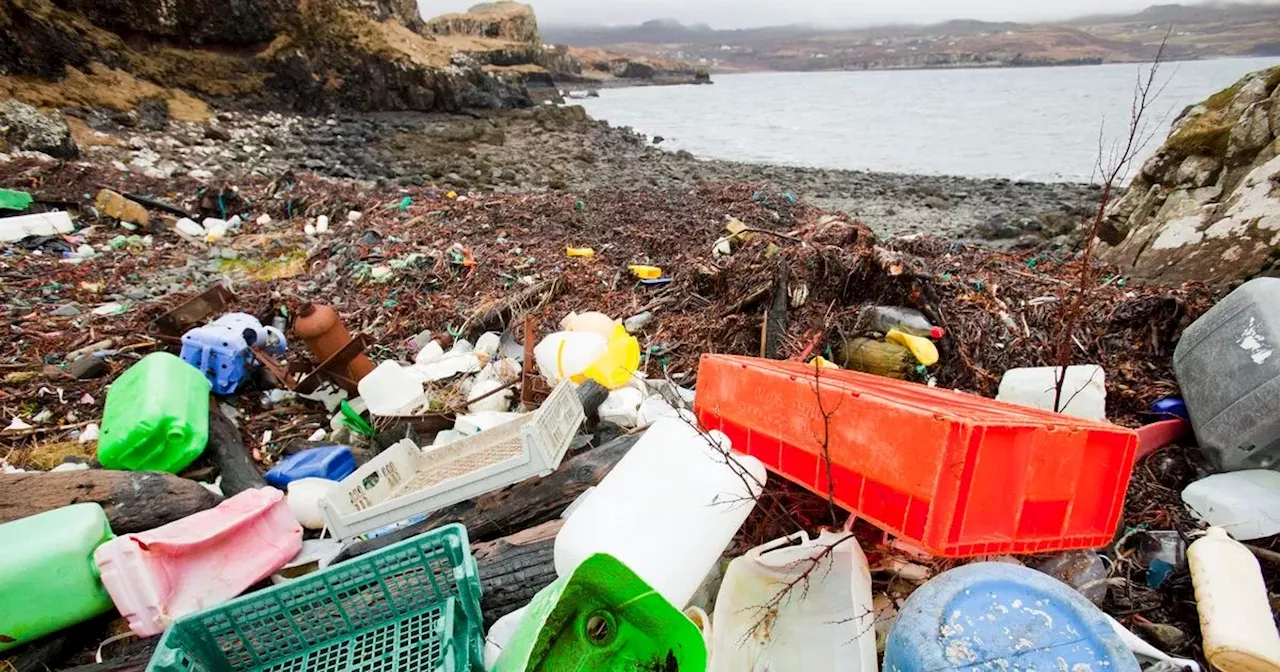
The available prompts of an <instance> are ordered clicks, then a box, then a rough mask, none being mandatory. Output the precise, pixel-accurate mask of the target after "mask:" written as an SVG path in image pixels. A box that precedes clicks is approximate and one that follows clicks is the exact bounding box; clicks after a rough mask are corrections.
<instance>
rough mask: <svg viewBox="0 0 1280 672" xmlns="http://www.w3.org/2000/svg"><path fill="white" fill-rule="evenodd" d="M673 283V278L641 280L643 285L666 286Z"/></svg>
mask: <svg viewBox="0 0 1280 672" xmlns="http://www.w3.org/2000/svg"><path fill="white" fill-rule="evenodd" d="M670 282H671V278H654V279H652V280H641V281H640V284H642V285H650V286H652V285H666V284H669V283H670Z"/></svg>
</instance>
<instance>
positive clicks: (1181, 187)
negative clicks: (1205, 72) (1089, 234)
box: [1100, 67, 1280, 282]
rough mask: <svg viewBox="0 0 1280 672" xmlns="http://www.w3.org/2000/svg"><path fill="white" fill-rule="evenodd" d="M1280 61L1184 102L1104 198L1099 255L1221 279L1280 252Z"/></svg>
mask: <svg viewBox="0 0 1280 672" xmlns="http://www.w3.org/2000/svg"><path fill="white" fill-rule="evenodd" d="M1277 136H1280V67H1277V68H1272V69H1270V70H1264V71H1262V72H1256V73H1253V74H1251V75H1248V76H1246V77H1245V78H1243V79H1242V80H1240V81H1239V82H1237V83H1236V84H1235V85H1234V86H1232V87H1230V88H1228V89H1226V90H1224V91H1221V92H1219V93H1217V94H1215V95H1213V96H1211V97H1210V98H1209V99H1208V100H1206V101H1205V102H1203V103H1201V104H1200V105H1196V106H1194V107H1192V108H1189V109H1188V110H1187V111H1186V112H1184V113H1183V114H1182V116H1181V117H1180V118H1179V119H1178V120H1177V121H1176V122H1174V126H1173V130H1172V132H1171V133H1170V134H1169V138H1168V140H1167V141H1166V142H1165V144H1164V146H1162V147H1161V148H1160V149H1159V150H1158V151H1157V152H1156V154H1155V155H1154V156H1152V157H1151V158H1150V159H1149V160H1148V161H1147V162H1146V163H1145V164H1143V166H1142V168H1141V170H1140V171H1139V173H1138V174H1137V175H1136V176H1135V177H1134V179H1133V182H1132V183H1131V184H1130V186H1129V190H1128V192H1126V193H1125V195H1124V196H1123V197H1122V198H1120V199H1119V200H1117V201H1115V202H1114V203H1112V204H1111V206H1110V207H1108V209H1107V212H1106V217H1105V220H1104V222H1103V226H1102V229H1101V232H1100V237H1101V238H1102V240H1103V241H1104V245H1103V247H1102V250H1101V256H1102V258H1103V259H1105V260H1107V261H1110V262H1112V263H1115V264H1117V265H1119V266H1121V267H1122V268H1124V269H1126V271H1127V272H1128V273H1129V274H1131V275H1134V276H1137V277H1142V278H1151V279H1158V280H1162V281H1184V280H1199V281H1206V282H1227V281H1233V280H1238V279H1243V278H1248V277H1251V276H1254V275H1258V274H1260V273H1265V272H1270V271H1274V270H1275V269H1276V268H1277V264H1278V262H1280V140H1278V139H1277Z"/></svg>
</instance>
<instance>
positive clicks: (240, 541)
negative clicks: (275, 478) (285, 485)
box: [93, 488, 302, 637]
mask: <svg viewBox="0 0 1280 672" xmlns="http://www.w3.org/2000/svg"><path fill="white" fill-rule="evenodd" d="M300 550H302V527H301V526H299V525H298V522H297V521H296V520H295V519H294V517H293V513H292V512H290V511H289V507H288V505H287V504H286V503H285V500H284V493H282V492H280V491H279V490H276V489H275V488H261V489H258V490H247V491H245V492H242V493H240V494H238V495H236V496H235V497H232V498H231V499H228V500H226V501H225V502H223V503H221V504H219V505H218V506H217V507H215V508H213V509H210V510H208V511H201V512H200V513H197V514H194V515H191V516H187V517H186V518H183V519H182V520H178V521H174V522H172V523H169V524H168V525H165V526H163V527H158V528H156V529H154V530H149V531H147V532H141V533H138V534H126V535H124V536H120V537H117V538H115V539H113V540H112V541H109V542H107V543H105V544H103V545H102V546H100V547H98V550H97V551H95V552H94V554H93V559H94V562H95V563H97V565H98V571H99V572H100V573H101V575H102V583H103V585H105V586H106V587H107V592H108V593H110V595H111V600H112V601H113V602H115V605H116V608H117V609H119V610H120V614H121V615H123V616H124V617H125V618H126V619H128V620H129V628H130V629H132V630H133V632H134V634H136V635H138V636H139V637H151V636H154V635H158V634H160V633H162V632H164V631H165V628H168V627H169V624H170V623H172V622H173V621H175V620H177V619H178V618H180V617H182V616H185V615H186V614H189V613H192V612H195V611H199V610H201V609H204V608H205V607H211V606H214V605H217V604H220V603H222V602H226V601H227V600H230V599H231V598H233V597H236V596H237V595H239V594H240V593H242V592H244V591H245V590H246V589H248V588H249V587H250V586H252V585H253V584H255V583H257V582H258V581H261V580H262V579H264V578H266V577H267V576H269V575H270V574H271V573H272V572H275V571H276V570H277V569H279V568H281V567H283V566H284V565H285V564H286V563H288V562H289V560H290V559H292V558H293V557H294V556H295V555H297V554H298V551H300Z"/></svg>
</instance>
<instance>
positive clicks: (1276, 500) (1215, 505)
mask: <svg viewBox="0 0 1280 672" xmlns="http://www.w3.org/2000/svg"><path fill="white" fill-rule="evenodd" d="M1182 501H1183V503H1185V504H1186V505H1187V508H1189V509H1191V513H1192V515H1194V516H1195V517H1196V518H1199V519H1200V520H1202V521H1204V522H1206V523H1208V524H1209V525H1212V526H1214V527H1221V528H1222V529H1223V530H1225V531H1226V533H1227V534H1229V535H1231V536H1232V537H1233V538H1235V539H1239V540H1240V541H1249V540H1250V539H1261V538H1263V537H1270V536H1272V535H1275V534H1280V472H1275V471H1271V470H1270V469H1251V470H1249V471H1233V472H1230V473H1226V474H1214V475H1212V476H1209V477H1207V478H1202V479H1200V480H1198V481H1196V482H1195V483H1192V484H1191V485H1188V486H1187V487H1186V489H1184V490H1183V491H1182Z"/></svg>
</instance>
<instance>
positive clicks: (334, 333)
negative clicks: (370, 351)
mask: <svg viewBox="0 0 1280 672" xmlns="http://www.w3.org/2000/svg"><path fill="white" fill-rule="evenodd" d="M293 333H295V334H297V336H298V337H299V338H301V339H302V340H303V342H305V343H306V344H307V349H309V350H311V354H312V355H313V356H315V358H316V359H317V360H318V361H319V362H324V361H325V360H327V359H329V358H330V357H332V356H333V355H335V354H337V352H338V351H339V350H341V349H342V348H343V346H345V345H346V344H347V343H349V342H351V332H349V331H347V327H346V325H344V324H342V318H340V317H338V311H336V310H334V309H333V306H326V305H324V304H315V303H308V304H306V305H304V306H302V308H301V309H300V310H299V311H298V318H297V319H296V320H294V322H293ZM371 371H373V362H372V361H371V360H370V359H369V358H368V357H366V356H365V355H364V353H361V354H359V355H356V356H355V357H353V358H352V359H351V361H350V362H348V363H347V364H346V365H345V366H343V367H341V368H340V370H339V371H337V372H336V373H339V374H340V375H343V376H345V377H347V378H350V379H351V380H353V381H355V382H359V381H360V379H361V378H364V377H365V376H367V375H369V372H371Z"/></svg>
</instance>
